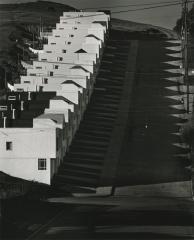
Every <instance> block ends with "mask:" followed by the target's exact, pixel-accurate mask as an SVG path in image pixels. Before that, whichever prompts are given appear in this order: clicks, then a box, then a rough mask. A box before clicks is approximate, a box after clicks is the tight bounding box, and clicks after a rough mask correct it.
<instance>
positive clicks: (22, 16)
mask: <svg viewBox="0 0 194 240" xmlns="http://www.w3.org/2000/svg"><path fill="white" fill-rule="evenodd" d="M65 11H75V9H74V8H72V7H70V6H67V5H64V4H59V3H53V2H46V1H37V2H31V3H22V4H1V5H0V32H1V34H0V89H2V88H3V87H4V75H5V73H4V69H6V72H7V78H8V81H13V79H14V78H17V77H18V75H17V61H18V50H17V49H16V41H20V40H21V39H23V38H24V37H25V38H27V39H31V40H32V37H33V35H32V32H34V33H36V32H37V30H38V28H37V27H38V26H39V25H40V19H42V23H43V25H44V26H45V27H48V26H53V27H54V26H55V24H56V22H58V21H59V16H61V15H62V13H63V12H65ZM30 32H31V33H30Z"/></svg>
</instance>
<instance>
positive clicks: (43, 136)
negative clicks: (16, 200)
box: [0, 128, 56, 184]
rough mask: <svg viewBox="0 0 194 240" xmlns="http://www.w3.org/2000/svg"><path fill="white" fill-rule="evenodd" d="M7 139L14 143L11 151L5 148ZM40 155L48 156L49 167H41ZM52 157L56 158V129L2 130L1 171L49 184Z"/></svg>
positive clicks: (0, 133)
mask: <svg viewBox="0 0 194 240" xmlns="http://www.w3.org/2000/svg"><path fill="white" fill-rule="evenodd" d="M6 142H12V144H13V149H12V150H9V151H7V150H6ZM38 158H46V159H47V170H38ZM50 158H56V129H55V128H52V129H48V128H37V129H35V128H5V129H1V132H0V171H2V172H4V173H6V174H9V175H11V176H14V177H19V178H23V179H25V180H30V181H37V182H41V183H45V184H50Z"/></svg>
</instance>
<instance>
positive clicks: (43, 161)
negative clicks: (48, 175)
mask: <svg viewBox="0 0 194 240" xmlns="http://www.w3.org/2000/svg"><path fill="white" fill-rule="evenodd" d="M38 170H46V158H39V159H38Z"/></svg>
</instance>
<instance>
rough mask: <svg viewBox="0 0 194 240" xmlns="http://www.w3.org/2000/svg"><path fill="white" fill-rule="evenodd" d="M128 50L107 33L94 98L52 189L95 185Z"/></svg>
mask: <svg viewBox="0 0 194 240" xmlns="http://www.w3.org/2000/svg"><path fill="white" fill-rule="evenodd" d="M129 48H130V44H129V41H126V40H122V39H120V40H118V39H117V40H116V39H114V37H113V36H111V33H110V39H109V40H107V43H106V47H105V51H104V54H103V58H102V61H101V67H100V69H99V74H98V76H97V79H96V84H95V87H94V92H93V95H92V97H91V100H90V103H89V105H88V108H87V110H86V112H85V114H84V118H83V120H82V122H81V124H80V127H79V130H78V132H77V134H76V136H75V137H74V140H73V142H72V145H71V147H70V149H69V152H68V153H67V155H66V157H65V159H64V161H63V164H62V165H61V166H60V168H59V171H58V173H57V174H56V175H55V177H54V179H53V185H54V186H64V185H71V186H73V185H75V186H84V187H92V188H93V187H94V188H95V187H97V186H98V183H99V179H100V176H101V173H102V169H103V166H104V160H105V158H106V154H107V149H108V147H109V143H110V139H111V134H112V131H113V128H114V126H115V119H116V117H117V114H118V108H119V103H120V99H121V94H122V91H123V82H124V79H125V72H126V65H127V58H128V52H129Z"/></svg>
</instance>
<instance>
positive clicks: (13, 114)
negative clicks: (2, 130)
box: [12, 109, 15, 119]
mask: <svg viewBox="0 0 194 240" xmlns="http://www.w3.org/2000/svg"><path fill="white" fill-rule="evenodd" d="M12 119H15V109H12Z"/></svg>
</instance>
